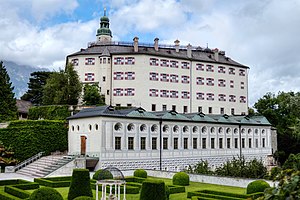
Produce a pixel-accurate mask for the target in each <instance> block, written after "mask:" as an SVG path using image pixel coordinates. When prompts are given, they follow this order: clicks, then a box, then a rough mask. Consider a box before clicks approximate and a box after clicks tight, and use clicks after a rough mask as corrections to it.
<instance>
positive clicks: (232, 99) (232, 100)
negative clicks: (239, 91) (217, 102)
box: [229, 94, 236, 102]
mask: <svg viewBox="0 0 300 200" xmlns="http://www.w3.org/2000/svg"><path fill="white" fill-rule="evenodd" d="M229 102H236V96H235V95H232V94H231V95H229Z"/></svg>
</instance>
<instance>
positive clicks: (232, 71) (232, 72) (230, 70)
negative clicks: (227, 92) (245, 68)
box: [228, 67, 235, 75]
mask: <svg viewBox="0 0 300 200" xmlns="http://www.w3.org/2000/svg"><path fill="white" fill-rule="evenodd" d="M228 73H229V74H231V75H235V69H234V68H232V67H230V68H229V69H228Z"/></svg>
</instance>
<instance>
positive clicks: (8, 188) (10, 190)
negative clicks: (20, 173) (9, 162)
mask: <svg viewBox="0 0 300 200" xmlns="http://www.w3.org/2000/svg"><path fill="white" fill-rule="evenodd" d="M4 192H6V193H8V194H11V195H14V196H16V197H19V198H20V199H25V198H28V197H29V195H30V193H28V192H27V191H24V190H21V189H19V188H15V187H13V186H5V187H4Z"/></svg>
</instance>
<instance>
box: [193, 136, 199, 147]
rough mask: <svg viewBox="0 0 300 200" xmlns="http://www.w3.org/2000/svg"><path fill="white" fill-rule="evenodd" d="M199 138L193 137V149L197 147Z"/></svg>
mask: <svg viewBox="0 0 300 200" xmlns="http://www.w3.org/2000/svg"><path fill="white" fill-rule="evenodd" d="M197 141H198V140H197V138H193V149H197V146H198V145H197Z"/></svg>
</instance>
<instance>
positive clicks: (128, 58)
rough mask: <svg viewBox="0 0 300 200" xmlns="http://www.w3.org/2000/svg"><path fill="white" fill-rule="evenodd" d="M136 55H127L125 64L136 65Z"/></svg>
mask: <svg viewBox="0 0 300 200" xmlns="http://www.w3.org/2000/svg"><path fill="white" fill-rule="evenodd" d="M134 62H135V60H134V57H125V64H126V65H134Z"/></svg>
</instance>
